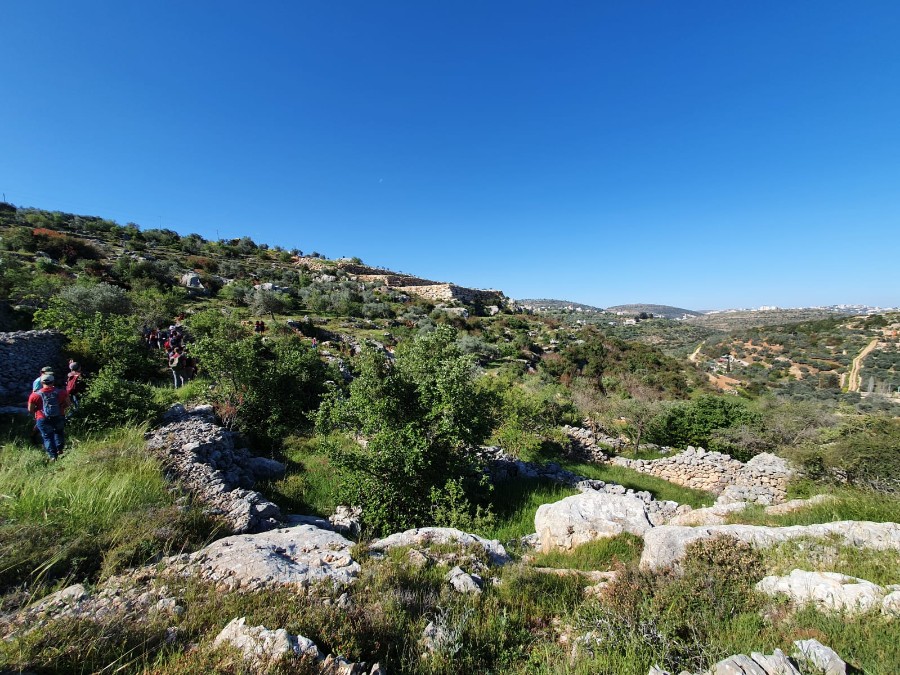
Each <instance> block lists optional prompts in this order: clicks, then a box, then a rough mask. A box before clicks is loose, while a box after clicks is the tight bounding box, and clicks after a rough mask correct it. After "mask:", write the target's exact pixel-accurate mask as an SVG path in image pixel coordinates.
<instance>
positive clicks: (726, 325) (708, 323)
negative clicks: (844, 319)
mask: <svg viewBox="0 0 900 675" xmlns="http://www.w3.org/2000/svg"><path fill="white" fill-rule="evenodd" d="M855 313H856V312H853V311H851V310H846V309H837V308H835V309H822V308H813V309H765V310H757V309H754V310H728V311H720V312H707V313H704V314H700V315H698V316H692V317H690V318H689V319H687V321H688V322H689V323H692V324H695V325H697V326H703V327H705V328H712V329H715V330H723V331H731V330H742V329H745V328H756V327H759V326H781V325H785V324H791V323H799V322H801V321H816V320H818V319H830V318H833V317H835V316H852V315H853V314H855Z"/></svg>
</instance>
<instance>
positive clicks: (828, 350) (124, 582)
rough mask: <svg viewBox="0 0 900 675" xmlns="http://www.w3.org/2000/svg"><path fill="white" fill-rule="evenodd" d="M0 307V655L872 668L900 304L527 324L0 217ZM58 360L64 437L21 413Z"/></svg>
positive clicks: (218, 667)
mask: <svg viewBox="0 0 900 675" xmlns="http://www.w3.org/2000/svg"><path fill="white" fill-rule="evenodd" d="M0 291H2V295H0V330H10V329H17V332H4V333H0V399H2V400H0V406H3V407H2V410H0V467H2V469H0V496H2V499H0V557H2V560H3V565H0V634H2V635H3V637H4V639H3V640H0V669H3V672H7V671H8V672H36V673H37V672H40V673H60V674H62V673H71V672H119V673H129V674H134V675H192V674H193V673H214V672H217V673H252V674H254V675H256V674H259V675H261V674H263V673H266V674H268V673H276V674H277V673H308V674H309V675H336V674H337V673H344V674H352V673H356V674H357V675H359V674H362V675H386V673H390V674H391V675H393V674H395V673H397V674H401V675H418V674H419V673H428V674H432V675H455V674H456V673H459V672H473V673H489V672H508V673H513V674H520V675H526V674H528V675H530V674H531V673H536V672H537V673H546V674H547V675H550V674H555V673H562V672H563V671H565V672H580V673H595V672H611V673H625V674H627V675H645V673H647V672H648V671H650V669H651V668H652V667H655V666H656V665H659V666H660V667H662V668H666V669H667V670H668V671H669V672H681V671H687V672H694V673H699V672H705V671H708V670H709V669H710V668H713V667H717V665H716V664H720V665H721V664H722V663H725V664H726V665H724V666H722V668H726V667H731V666H730V665H728V664H729V663H731V662H738V663H740V662H745V661H746V659H748V658H750V657H748V656H743V657H734V659H737V660H736V661H735V660H734V659H731V655H732V654H738V653H740V654H744V655H746V654H751V653H755V652H760V651H762V650H764V651H765V652H766V653H770V652H772V651H773V650H774V649H775V648H776V647H778V648H783V649H786V650H789V649H791V647H792V645H793V644H794V641H795V640H797V639H798V636H809V635H815V636H816V638H817V639H819V640H821V641H822V642H824V643H827V644H828V645H830V646H831V647H833V648H834V649H835V650H837V651H838V653H840V654H842V655H843V656H844V657H845V658H846V659H847V660H848V661H850V662H851V665H852V666H853V667H855V668H858V669H860V670H862V671H863V672H872V673H887V672H889V671H885V670H884V669H883V668H882V666H883V665H884V664H893V663H895V662H897V661H898V660H900V645H898V643H897V641H896V639H894V635H895V632H896V624H895V623H892V622H894V621H895V619H894V618H893V617H892V615H891V614H890V613H889V612H885V613H882V611H881V607H882V603H883V602H884V603H887V604H885V605H884V606H886V607H888V608H889V610H890V611H893V610H891V609H890V608H891V607H892V605H890V604H889V601H890V595H889V593H888V590H889V588H890V587H891V585H892V584H900V576H898V573H897V570H898V569H900V551H897V550H893V549H891V548H888V549H887V550H884V549H885V547H884V545H883V542H884V541H891V540H892V539H891V537H893V538H894V539H895V538H896V536H895V534H896V532H895V530H894V528H896V527H897V526H896V525H894V524H893V523H895V522H896V521H898V520H900V499H898V497H897V495H898V494H900V484H898V480H897V476H898V475H900V467H898V465H897V459H896V452H895V449H896V438H897V436H898V434H900V426H898V425H900V420H898V419H896V418H895V417H891V416H890V415H889V414H885V413H884V412H883V411H884V410H889V409H890V405H891V404H890V403H889V401H890V399H889V398H888V396H887V393H885V394H882V393H881V389H885V388H889V387H892V386H894V382H895V378H896V374H897V372H898V363H900V358H898V356H900V350H898V348H897V340H896V338H897V332H898V329H900V315H887V316H872V317H855V318H845V317H832V318H831V319H829V320H826V321H822V322H813V323H808V324H795V325H790V326H780V327H767V328H754V329H749V330H746V331H743V332H740V333H735V334H726V333H723V332H721V331H716V330H714V329H711V328H707V327H704V326H700V325H695V324H692V323H689V322H686V321H675V320H670V319H663V318H657V319H640V320H638V319H637V318H632V317H622V316H620V317H616V315H614V314H610V313H608V312H602V311H600V310H598V309H597V308H592V307H590V306H586V305H574V304H573V305H572V309H569V304H570V303H563V302H562V301H549V302H550V303H551V304H550V305H548V309H546V310H542V311H534V312H528V311H522V309H521V307H520V306H519V304H518V303H515V302H509V301H507V300H506V298H505V296H504V295H503V294H502V293H500V292H499V291H480V290H477V289H464V288H461V287H458V286H455V285H453V284H449V283H440V282H435V281H431V280H428V279H425V278H419V277H412V276H410V275H401V274H396V273H394V272H392V271H389V270H383V269H381V268H378V267H373V266H368V265H365V264H364V263H362V261H361V260H360V259H358V258H353V259H341V260H327V259H325V258H323V257H322V256H320V255H318V254H309V255H304V253H303V252H302V251H300V250H299V249H294V250H284V249H280V248H270V247H269V246H268V245H266V244H265V243H263V242H255V241H254V240H253V239H252V238H251V237H249V236H245V237H241V238H238V239H230V240H221V241H208V240H206V239H204V238H202V237H199V236H198V235H194V234H182V233H178V232H174V231H172V230H163V229H142V228H140V227H138V226H137V225H134V224H128V225H125V226H121V225H119V224H117V223H114V222H112V221H109V220H106V219H102V218H96V217H86V216H77V215H72V214H60V213H54V212H47V211H41V210H39V209H15V208H12V207H10V206H9V205H3V206H2V208H0ZM535 302H536V303H543V302H548V301H535ZM556 303H559V304H556ZM643 307H646V308H647V309H650V308H653V307H658V306H651V305H647V306H643ZM579 308H580V309H581V311H578V310H579ZM679 311H680V310H679ZM44 329H49V330H44ZM19 331H20V332H19ZM873 343H874V346H873ZM697 344H701V348H700V349H699V350H698V349H697V346H696V345H697ZM688 353H690V354H691V356H692V358H690V359H688V358H684V357H685V355H686V354H688ZM723 357H724V358H723ZM739 358H742V359H743V360H744V361H746V362H747V363H746V366H744V365H742V364H738V360H739ZM69 359H73V360H75V361H77V362H78V363H79V364H80V367H81V368H82V372H83V373H85V377H86V380H85V388H84V390H83V391H80V392H78V393H77V394H76V395H77V396H78V405H77V407H74V406H73V408H72V409H71V410H67V411H66V412H67V413H70V415H69V417H68V418H67V419H66V420H65V421H64V422H63V421H62V420H61V419H54V420H51V422H52V424H60V425H62V426H63V427H64V430H65V435H64V438H63V437H60V436H59V435H58V434H57V435H54V434H53V433H52V431H48V428H51V427H52V424H51V423H48V422H46V421H44V420H39V421H37V422H35V420H32V419H30V418H29V417H28V416H27V415H26V414H24V413H25V410H24V407H23V406H24V405H25V401H26V397H28V392H29V391H30V388H31V386H32V380H33V379H34V377H35V376H36V375H37V374H38V373H39V372H42V368H43V367H45V366H49V367H51V368H53V370H54V379H53V382H52V383H55V382H56V381H57V379H56V377H57V374H58V375H59V381H60V382H62V381H63V374H64V373H66V370H67V369H68V367H69V366H68V365H67V364H68V363H69ZM723 364H725V367H726V368H730V376H733V377H732V379H734V380H735V381H736V382H738V383H739V386H738V387H735V390H739V391H740V394H741V395H739V396H735V395H730V394H729V395H722V394H720V393H718V392H717V391H716V390H715V387H714V385H713V384H712V383H711V382H710V376H713V375H714V374H713V373H712V372H711V369H716V368H720V367H722V365H723ZM738 366H740V368H739V367H738ZM795 367H796V368H795ZM741 368H743V369H744V370H740V369H741ZM804 368H806V369H807V370H804ZM739 371H740V372H739ZM831 375H835V376H838V377H839V375H846V380H845V381H846V385H845V386H846V388H848V389H851V390H853V391H850V392H847V393H842V392H841V391H840V389H839V388H836V389H835V388H832V389H828V388H829V387H831V384H832V383H831V381H830V380H829V379H828V378H829V377H830V376H831ZM869 378H871V379H872V381H873V383H874V384H873V389H874V391H873V393H872V394H871V395H863V394H866V393H867V392H865V391H862V392H860V393H857V392H856V389H860V388H861V389H865V388H866V386H867V385H866V382H867V381H868V379H869ZM717 381H718V380H717ZM52 383H51V381H50V380H46V382H45V387H44V390H43V393H42V394H40V395H32V396H31V397H28V400H30V401H31V403H32V404H33V405H37V402H38V401H40V402H41V403H40V405H41V406H43V401H45V400H46V399H45V398H44V397H46V396H52V395H53V389H52V388H51V384H52ZM822 383H824V387H823V386H821V385H822ZM881 383H884V386H882V384H881ZM826 389H828V391H829V396H828V397H823V396H816V395H813V394H814V393H815V392H817V391H824V390H826ZM58 401H59V402H60V405H61V406H62V405H63V403H64V401H65V399H64V398H60V399H58ZM838 403H841V404H842V405H841V406H840V407H839V408H838V407H837V404H838ZM876 403H877V405H876ZM847 404H852V405H847ZM36 425H37V435H35V433H34V432H35V426H36ZM60 444H61V445H60ZM688 446H690V447H688ZM707 450H710V451H711V452H707ZM798 479H799V480H798ZM793 497H798V498H799V497H803V498H807V497H808V498H809V499H801V500H800V501H796V502H795V501H789V500H790V499H791V498H793ZM736 502H737V506H735V503H736ZM714 503H715V504H716V505H715V506H712V505H713V504H714ZM745 507H746V508H745ZM847 521H866V525H865V526H864V527H861V526H859V525H857V523H855V522H850V523H849V524H847ZM724 523H740V524H743V525H746V526H754V527H767V528H781V527H783V526H786V525H797V526H801V529H799V530H797V529H792V530H790V532H789V533H788V534H790V536H793V534H791V533H794V534H802V535H804V539H803V540H802V545H801V544H798V543H794V542H791V541H783V542H782V543H780V544H778V545H776V546H773V547H769V548H767V547H766V546H765V545H764V544H759V543H758V542H760V541H762V542H768V541H776V540H780V539H781V538H782V537H781V536H780V535H781V533H773V534H766V535H765V536H763V535H762V534H760V536H758V537H757V536H756V535H755V534H754V536H749V535H747V537H746V538H745V540H739V539H735V538H725V539H722V538H714V537H711V536H710V535H711V534H713V533H714V532H715V527H714V526H715V525H721V524H724ZM669 525H678V527H669ZM695 525H703V527H696V528H695V527H694V526H695ZM805 526H810V529H803V528H804V527H805ZM673 532H674V533H675V534H678V533H685V532H687V533H690V534H688V538H691V539H697V541H694V542H693V543H690V542H687V541H683V540H679V541H678V542H672V541H670V540H669V539H667V537H671V536H672V534H671V533H673ZM743 532H752V533H757V532H759V531H757V530H752V531H751V530H743ZM766 532H769V531H768V530H767V531H766ZM784 532H786V533H787V532H788V531H784ZM695 534H696V535H699V536H696V537H695V536H694V535H695ZM788 534H786V535H785V537H786V538H789V537H788ZM660 542H661V543H660ZM679 542H680V543H679ZM682 544H683V545H682ZM794 569H802V570H810V571H809V572H808V573H809V574H811V575H815V574H819V573H821V572H829V573H835V572H837V573H841V574H846V575H852V576H857V577H860V578H864V579H866V580H867V581H871V587H870V586H866V588H867V589H869V592H870V593H871V598H872V599H871V602H872V607H873V609H872V610H871V611H869V612H862V613H847V614H845V615H842V614H839V615H835V614H833V613H832V612H831V608H829V607H819V606H815V607H805V608H801V604H802V602H803V599H802V598H799V599H798V598H792V599H788V598H784V597H781V596H778V597H774V596H769V595H767V594H765V593H762V592H758V591H757V590H756V584H757V583H758V582H762V580H763V579H764V578H774V576H775V575H779V578H781V577H780V575H785V574H787V573H788V572H790V571H791V570H794ZM770 583H774V582H770ZM793 605H796V608H795V607H794V606H793ZM854 612H856V609H854ZM635 626H637V627H638V628H637V629H636V628H635ZM648 635H650V636H651V638H652V639H648V638H647V636H648ZM573 646H574V647H573ZM797 658H798V659H799V657H797ZM729 659H730V660H729ZM742 659H743V661H742ZM795 663H797V664H798V665H799V664H800V661H799V660H795Z"/></svg>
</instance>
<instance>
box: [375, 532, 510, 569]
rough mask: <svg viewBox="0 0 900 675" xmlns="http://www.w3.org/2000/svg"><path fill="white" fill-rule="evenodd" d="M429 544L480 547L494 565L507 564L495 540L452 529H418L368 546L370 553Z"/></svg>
mask: <svg viewBox="0 0 900 675" xmlns="http://www.w3.org/2000/svg"><path fill="white" fill-rule="evenodd" d="M431 544H459V545H461V546H480V547H481V548H483V549H484V550H485V552H486V553H487V554H488V557H489V558H490V559H491V562H492V563H494V564H495V565H503V564H505V563H507V562H509V555H508V554H507V553H506V549H505V548H503V545H502V544H501V543H500V542H499V541H497V540H496V539H484V538H483V537H479V536H478V535H477V534H469V533H468V532H463V531H462V530H457V529H456V528H454V527H420V528H417V529H413V530H406V531H405V532H395V533H394V534H392V535H390V536H387V537H385V538H384V539H378V540H376V541H374V542H372V543H371V544H370V545H369V550H371V551H387V550H388V549H391V548H396V547H397V546H429V545H431Z"/></svg>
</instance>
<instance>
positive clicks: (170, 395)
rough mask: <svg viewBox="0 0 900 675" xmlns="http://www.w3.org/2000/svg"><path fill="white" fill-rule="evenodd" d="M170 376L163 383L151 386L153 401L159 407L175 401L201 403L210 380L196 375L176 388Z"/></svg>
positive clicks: (168, 405) (172, 403)
mask: <svg viewBox="0 0 900 675" xmlns="http://www.w3.org/2000/svg"><path fill="white" fill-rule="evenodd" d="M172 385H173V382H172V377H171V376H170V377H169V379H168V380H166V382H165V384H161V385H159V386H156V387H154V388H153V402H154V403H155V404H156V405H157V407H160V408H163V409H165V408H168V407H170V406H172V405H174V404H176V403H184V404H186V405H187V404H191V403H202V402H205V401H204V397H205V396H206V394H207V393H208V391H209V386H210V381H209V380H208V379H206V378H203V377H198V378H196V379H194V380H191V381H190V382H187V383H185V385H184V386H183V387H179V388H178V389H176V388H175V387H174V386H172Z"/></svg>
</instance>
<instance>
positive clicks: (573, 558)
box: [531, 532, 644, 571]
mask: <svg viewBox="0 0 900 675" xmlns="http://www.w3.org/2000/svg"><path fill="white" fill-rule="evenodd" d="M643 548H644V540H643V539H641V538H640V537H636V536H635V535H633V534H628V533H627V532H623V533H622V534H620V535H617V536H615V537H607V538H606V539H597V540H596V541H589V542H587V543H586V544H582V545H581V546H576V547H575V548H574V549H572V550H571V551H553V552H550V553H539V554H537V555H535V556H534V557H533V558H532V560H531V564H532V565H534V566H536V567H554V568H558V569H573V570H584V571H591V570H599V571H606V570H611V569H613V568H614V567H616V566H617V565H626V564H632V563H637V561H638V559H639V558H640V557H641V551H642V550H643Z"/></svg>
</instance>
